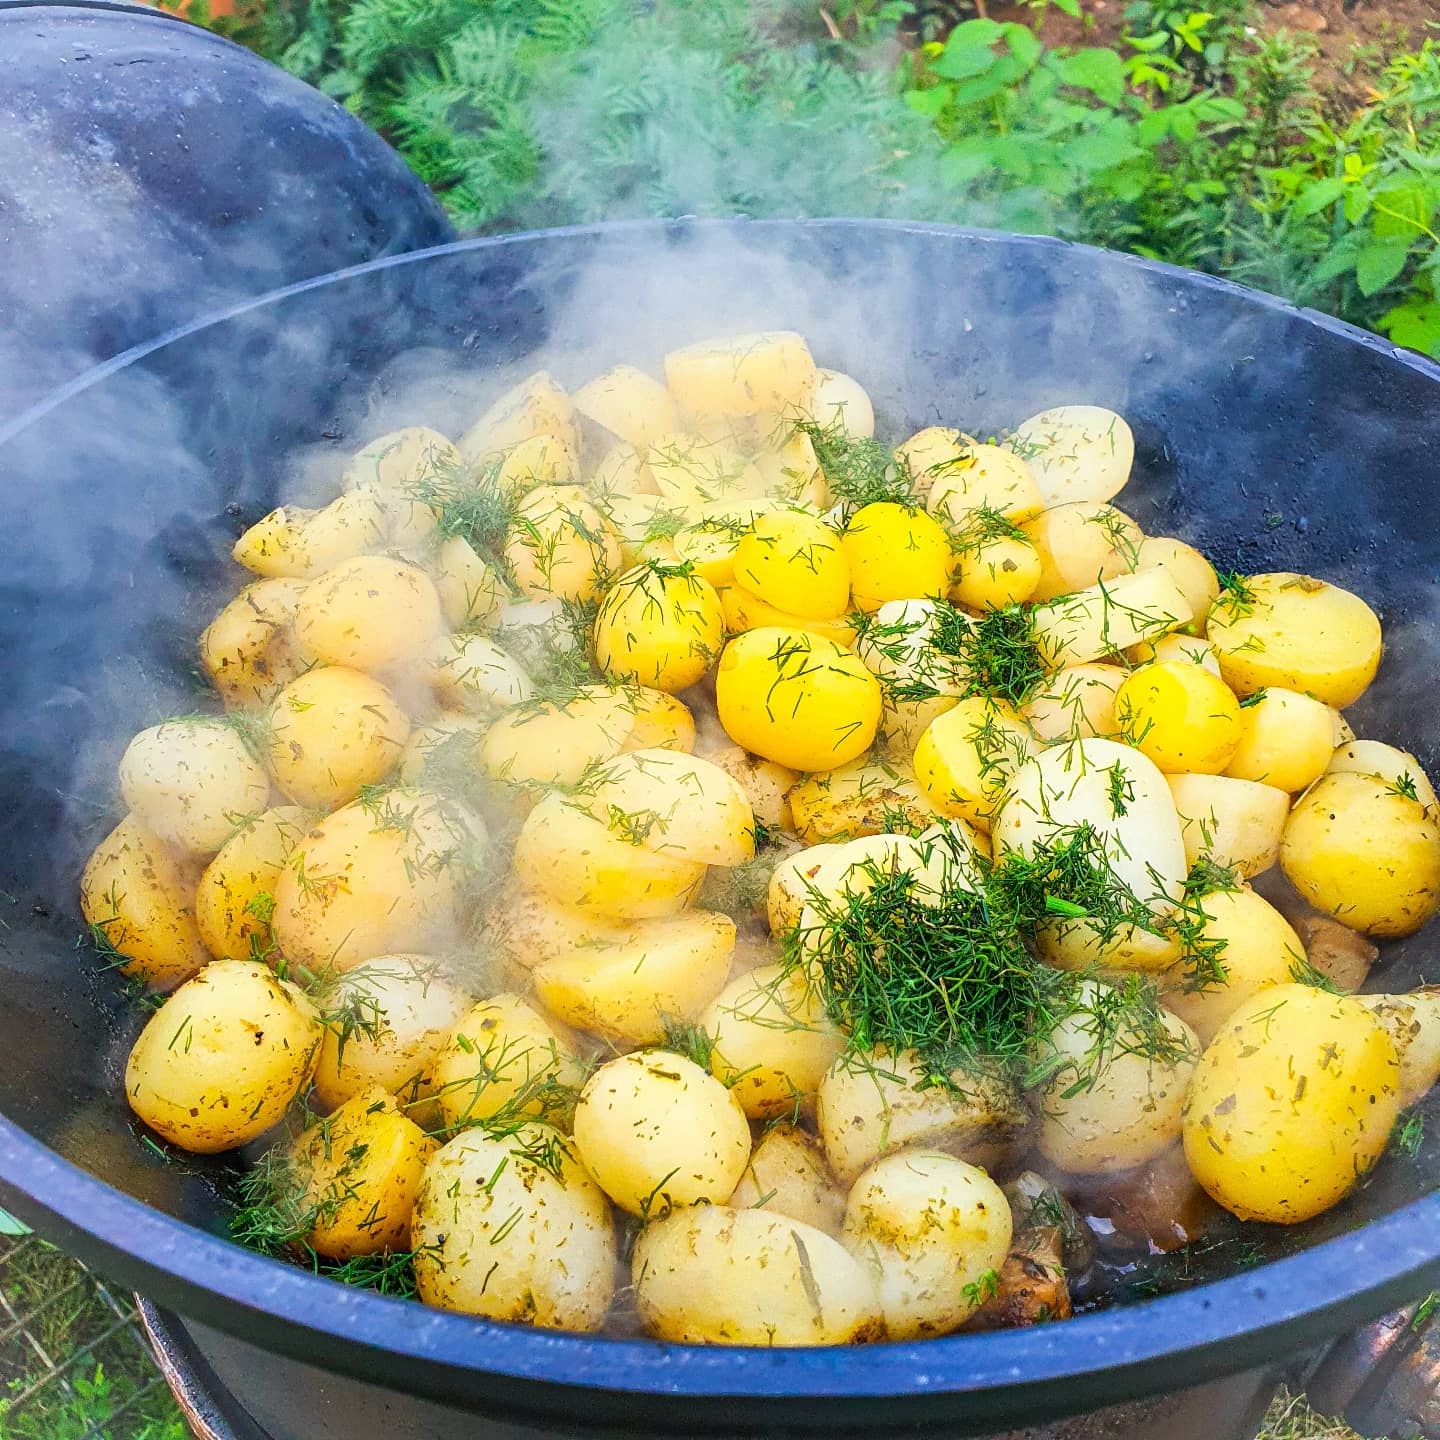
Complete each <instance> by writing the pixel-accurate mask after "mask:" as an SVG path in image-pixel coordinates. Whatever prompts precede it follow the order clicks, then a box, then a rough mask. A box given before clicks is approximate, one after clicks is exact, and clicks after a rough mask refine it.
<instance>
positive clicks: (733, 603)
mask: <svg viewBox="0 0 1440 1440" xmlns="http://www.w3.org/2000/svg"><path fill="white" fill-rule="evenodd" d="M720 605H721V611H722V613H723V615H724V617H725V628H726V630H728V631H729V632H730V633H731V634H732V635H740V634H743V633H744V632H745V631H747V630H765V629H778V630H801V631H804V632H805V633H806V634H807V635H814V636H816V637H817V638H818V639H820V640H827V641H829V642H830V644H832V645H838V646H839V647H840V649H842V650H853V649H854V648H855V626H854V623H853V621H852V618H851V617H850V616H849V615H842V616H841V617H840V618H839V619H838V620H807V619H806V618H805V617H804V616H803V615H791V614H790V613H789V612H788V611H785V610H781V609H779V608H777V607H776V606H774V605H772V604H771V603H770V602H769V601H768V600H762V599H761V598H760V596H758V595H756V594H753V593H752V592H751V591H749V590H747V589H746V588H745V587H744V586H743V585H727V586H726V587H725V589H724V590H722V591H721V592H720Z"/></svg>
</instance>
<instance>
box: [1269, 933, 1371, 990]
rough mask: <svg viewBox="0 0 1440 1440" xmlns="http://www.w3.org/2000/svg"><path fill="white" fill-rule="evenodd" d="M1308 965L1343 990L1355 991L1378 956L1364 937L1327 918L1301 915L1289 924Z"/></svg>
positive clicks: (1362, 982) (1363, 981)
mask: <svg viewBox="0 0 1440 1440" xmlns="http://www.w3.org/2000/svg"><path fill="white" fill-rule="evenodd" d="M1290 923H1291V924H1292V925H1293V926H1294V927H1295V933H1296V934H1297V935H1298V936H1299V937H1300V941H1301V943H1302V944H1303V945H1304V946H1305V954H1306V956H1307V957H1308V958H1309V961H1310V963H1311V964H1312V965H1313V966H1314V967H1315V968H1316V969H1317V970H1318V971H1319V972H1320V973H1321V974H1322V975H1324V976H1325V978H1326V979H1327V980H1331V981H1333V982H1334V983H1335V984H1336V985H1338V986H1339V987H1340V988H1341V989H1342V990H1358V989H1359V988H1360V987H1361V986H1362V985H1363V984H1364V983H1365V977H1366V976H1367V975H1369V973H1370V967H1371V966H1372V965H1373V964H1374V963H1375V960H1376V957H1377V956H1378V955H1379V954H1380V952H1379V950H1377V949H1376V948H1375V946H1373V945H1372V944H1371V943H1370V942H1369V941H1368V940H1367V939H1366V938H1365V937H1364V936H1363V935H1361V934H1359V933H1357V932H1356V931H1354V930H1352V929H1350V927H1349V926H1348V925H1342V924H1341V923H1340V922H1339V921H1338V920H1336V919H1334V918H1333V917H1332V916H1329V915H1300V916H1297V917H1295V918H1294V919H1292V920H1291V922H1290Z"/></svg>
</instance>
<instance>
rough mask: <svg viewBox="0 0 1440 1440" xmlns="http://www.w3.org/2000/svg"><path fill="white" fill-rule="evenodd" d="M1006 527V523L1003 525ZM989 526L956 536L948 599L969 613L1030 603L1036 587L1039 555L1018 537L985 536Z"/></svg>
mask: <svg viewBox="0 0 1440 1440" xmlns="http://www.w3.org/2000/svg"><path fill="white" fill-rule="evenodd" d="M1007 523H1008V522H1007ZM987 529H992V530H993V529H994V526H993V524H992V522H989V521H984V522H982V523H981V524H980V525H978V526H973V527H970V528H968V529H965V530H961V531H958V532H956V535H955V554H956V567H955V581H954V583H953V584H952V585H951V586H950V599H951V600H952V601H953V602H954V603H955V604H956V605H964V606H967V607H968V608H969V609H971V610H1002V609H1004V607H1005V606H1007V605H1019V604H1023V603H1024V602H1025V601H1026V600H1029V599H1031V598H1032V597H1033V596H1034V594H1035V590H1036V587H1037V586H1038V585H1039V584H1040V578H1041V575H1042V573H1043V569H1044V567H1043V565H1042V563H1041V560H1040V553H1039V551H1037V550H1036V549H1035V546H1034V545H1033V544H1031V542H1030V540H1029V539H1028V538H1027V537H1026V536H1025V535H1022V534H1014V535H1012V534H1009V533H1008V532H1007V531H1001V532H1000V533H998V534H986V533H985V532H986V530H987Z"/></svg>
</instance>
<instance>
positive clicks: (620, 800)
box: [568, 749, 755, 866]
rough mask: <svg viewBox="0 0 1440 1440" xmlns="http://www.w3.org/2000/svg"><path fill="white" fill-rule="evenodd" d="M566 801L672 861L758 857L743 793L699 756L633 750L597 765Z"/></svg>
mask: <svg viewBox="0 0 1440 1440" xmlns="http://www.w3.org/2000/svg"><path fill="white" fill-rule="evenodd" d="M568 799H569V801H570V804H571V805H572V806H575V807H576V808H578V809H581V810H583V811H585V812H586V813H587V814H588V815H590V816H591V817H592V818H594V819H595V820H598V821H599V822H600V823H601V824H603V825H605V826H606V827H607V828H608V829H609V830H611V831H612V832H614V833H616V834H619V835H621V836H623V837H624V838H625V839H626V840H628V841H630V843H631V844H634V845H638V846H640V848H641V849H642V850H647V851H649V852H650V853H651V854H653V855H659V856H663V857H664V858H666V859H669V860H687V861H690V862H691V863H693V864H697V865H726V866H729V865H740V864H742V863H743V862H744V861H746V860H751V859H753V858H754V856H755V813H754V811H753V810H751V808H750V801H749V799H748V798H747V797H746V794H745V792H744V790H742V789H741V788H740V784H739V782H738V781H737V780H735V779H734V777H733V776H731V775H728V774H727V773H726V772H725V771H724V770H722V769H721V768H720V767H719V766H718V765H715V764H713V763H712V762H711V761H709V760H705V759H703V758H702V757H700V756H698V755H686V754H684V753H683V752H681V751H678V750H664V749H659V750H631V751H629V752H628V753H626V754H624V755H619V756H617V757H616V758H615V759H613V760H610V761H608V762H607V763H606V764H604V765H601V766H598V767H596V768H595V769H594V770H592V771H591V772H590V773H589V774H588V775H586V776H585V779H584V781H583V783H582V784H581V785H579V786H578V787H577V789H576V790H575V792H574V793H573V794H572V795H570V796H569V797H568Z"/></svg>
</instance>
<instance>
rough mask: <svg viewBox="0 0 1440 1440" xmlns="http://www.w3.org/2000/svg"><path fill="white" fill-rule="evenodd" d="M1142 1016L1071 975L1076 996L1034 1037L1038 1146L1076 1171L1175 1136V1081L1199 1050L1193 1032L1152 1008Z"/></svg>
mask: <svg viewBox="0 0 1440 1440" xmlns="http://www.w3.org/2000/svg"><path fill="white" fill-rule="evenodd" d="M1147 1018H1148V1019H1149V1020H1150V1021H1151V1022H1152V1023H1150V1024H1146V1023H1144V1022H1142V1021H1140V1020H1138V1019H1136V1018H1135V1017H1134V1016H1132V1015H1131V1014H1129V1013H1127V1012H1126V1009H1125V1007H1124V999H1123V996H1122V995H1121V994H1120V992H1118V991H1116V990H1115V989H1114V988H1113V987H1112V986H1109V985H1102V984H1100V983H1099V982H1098V981H1094V980H1083V981H1081V982H1080V993H1079V998H1078V1006H1077V1009H1076V1011H1075V1013H1074V1014H1071V1015H1068V1016H1067V1017H1066V1018H1065V1019H1063V1020H1062V1021H1061V1022H1060V1024H1059V1025H1057V1026H1056V1027H1055V1029H1054V1030H1053V1031H1052V1032H1051V1033H1050V1034H1049V1035H1048V1036H1047V1037H1046V1039H1045V1041H1044V1043H1043V1044H1042V1045H1041V1046H1039V1047H1037V1053H1036V1057H1035V1058H1036V1061H1037V1063H1038V1064H1040V1065H1042V1066H1044V1067H1045V1069H1046V1070H1047V1071H1048V1072H1049V1077H1050V1078H1049V1079H1047V1081H1046V1082H1045V1084H1044V1086H1043V1087H1042V1088H1041V1090H1040V1092H1039V1104H1040V1153H1041V1154H1042V1155H1043V1156H1044V1157H1045V1158H1046V1159H1047V1160H1048V1161H1050V1163H1051V1164H1052V1165H1058V1166H1059V1167H1060V1168H1061V1169H1062V1170H1068V1171H1070V1172H1071V1173H1072V1174H1077V1175H1096V1174H1103V1173H1104V1172H1106V1171H1110V1170H1129V1169H1132V1168H1133V1167H1134V1166H1136V1165H1143V1164H1144V1163H1145V1161H1147V1160H1151V1159H1153V1158H1154V1157H1155V1156H1156V1155H1159V1154H1160V1153H1161V1152H1163V1151H1165V1150H1168V1149H1169V1148H1170V1146H1172V1145H1173V1144H1174V1143H1175V1142H1176V1141H1177V1140H1178V1139H1179V1138H1180V1108H1181V1105H1182V1104H1183V1102H1184V1099H1185V1087H1186V1086H1187V1085H1188V1084H1189V1083H1190V1077H1191V1075H1192V1074H1193V1073H1194V1071H1195V1064H1196V1061H1197V1060H1198V1059H1199V1058H1200V1042H1199V1041H1198V1040H1197V1039H1196V1036H1195V1032H1194V1031H1193V1030H1192V1029H1191V1028H1190V1027H1189V1026H1188V1025H1187V1024H1186V1023H1185V1022H1184V1021H1183V1020H1182V1019H1180V1017H1179V1016H1178V1015H1173V1014H1167V1013H1166V1012H1165V1011H1163V1010H1157V1011H1156V1012H1155V1014H1154V1015H1153V1017H1147Z"/></svg>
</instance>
